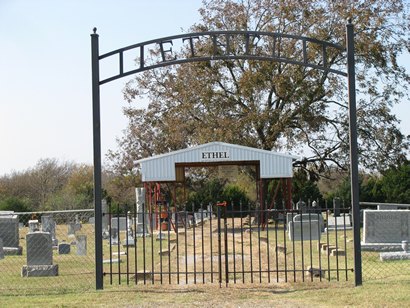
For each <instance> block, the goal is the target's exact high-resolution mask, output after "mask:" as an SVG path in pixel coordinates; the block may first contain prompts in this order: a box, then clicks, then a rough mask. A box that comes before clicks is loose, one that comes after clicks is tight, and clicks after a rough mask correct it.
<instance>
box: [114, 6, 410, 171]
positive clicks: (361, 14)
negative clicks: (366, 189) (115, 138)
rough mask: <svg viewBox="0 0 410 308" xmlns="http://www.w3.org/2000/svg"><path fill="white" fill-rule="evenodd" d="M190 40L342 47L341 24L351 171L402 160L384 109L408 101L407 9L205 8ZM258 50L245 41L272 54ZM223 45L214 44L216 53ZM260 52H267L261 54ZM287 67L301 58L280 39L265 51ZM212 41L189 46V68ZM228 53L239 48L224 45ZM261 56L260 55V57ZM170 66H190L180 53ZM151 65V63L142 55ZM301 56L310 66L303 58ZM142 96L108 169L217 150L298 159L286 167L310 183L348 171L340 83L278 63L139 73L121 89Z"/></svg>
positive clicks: (336, 62)
mask: <svg viewBox="0 0 410 308" xmlns="http://www.w3.org/2000/svg"><path fill="white" fill-rule="evenodd" d="M199 12H200V15H201V19H200V21H199V22H198V23H197V24H195V25H193V26H192V27H191V28H190V29H189V32H191V31H192V32H196V31H198V32H200V31H211V30H255V31H268V32H279V33H287V34H295V35H302V36H308V37H312V38H316V39H320V40H326V41H330V42H333V43H338V44H341V45H345V24H346V20H347V19H348V18H350V17H351V18H352V21H353V24H354V27H355V35H356V37H355V49H356V78H357V97H358V98H359V101H358V111H357V117H358V138H359V147H360V163H361V164H362V165H363V166H365V167H366V168H369V169H371V170H372V169H378V170H383V169H385V167H386V166H387V165H389V164H392V163H395V162H396V161H397V160H399V159H400V158H401V157H402V156H403V152H404V151H407V149H408V145H409V140H408V138H406V137H405V136H403V135H402V133H401V132H400V131H399V129H398V127H397V124H398V122H399V121H398V119H397V118H396V117H395V116H394V115H393V114H392V112H391V107H392V106H393V105H394V104H395V103H397V102H399V101H400V100H402V99H404V98H405V97H406V96H407V94H406V92H407V82H408V80H409V76H408V73H407V72H406V70H405V69H404V67H403V66H402V65H401V64H400V63H399V62H398V57H399V56H400V54H401V53H402V52H404V51H406V48H407V46H409V40H408V36H407V33H408V31H409V22H408V17H409V15H408V7H407V2H405V1H402V0H397V1H382V0H358V1H333V0H307V1H293V0H279V1H276V0H275V1H273V0H242V1H239V0H238V1H234V0H208V1H204V2H203V6H202V8H201V9H200V10H199ZM262 40H265V41H266V40H268V38H266V37H265V38H262V37H252V40H251V42H250V46H251V47H252V48H254V49H255V50H256V51H257V52H261V53H266V52H271V50H272V48H273V47H272V44H273V42H272V41H269V42H268V44H263V42H262ZM218 43H223V42H218ZM265 43H266V42H265ZM276 43H277V45H276V48H278V49H277V51H278V50H279V48H280V52H281V55H283V56H286V57H300V56H301V54H302V50H301V46H300V45H299V44H297V43H296V42H295V41H294V40H291V39H282V40H279V41H278V42H276ZM212 46H213V45H212V41H211V40H206V39H203V40H195V49H196V50H197V54H198V56H200V55H208V54H209V52H208V51H209V50H210V48H212ZM231 46H232V48H231V53H240V54H243V53H244V50H245V48H246V46H245V43H244V40H239V39H236V38H232V42H231ZM269 48H270V49H269ZM174 52H175V54H178V56H180V55H187V56H189V52H190V50H188V49H186V48H181V50H179V51H178V50H177V51H174ZM153 56H155V52H153ZM307 56H308V58H309V59H312V61H316V62H317V63H318V64H321V63H322V62H321V61H322V60H321V58H320V51H318V50H315V48H314V47H313V46H311V47H309V48H308V49H307ZM326 62H327V65H328V66H329V67H330V68H335V69H343V70H345V63H346V58H345V54H344V53H341V52H339V51H337V50H330V49H329V50H328V53H327V58H326ZM146 93H148V94H147V95H148V100H149V105H148V108H147V109H146V110H145V109H142V108H138V107H133V106H131V105H130V106H129V107H128V108H126V109H125V115H126V116H127V118H128V120H129V125H128V127H127V129H126V131H125V134H124V136H123V137H122V138H121V139H120V140H119V150H118V151H117V152H113V153H112V154H113V155H111V156H110V158H111V161H112V164H113V165H114V166H116V170H118V169H121V168H122V169H124V168H125V169H127V170H128V171H129V170H131V169H132V168H133V165H132V162H133V161H134V160H135V159H138V158H141V157H145V156H149V155H152V154H159V153H164V152H167V151H170V150H176V149H181V148H185V147H187V146H189V145H195V144H201V143H204V142H208V141H213V140H220V141H225V142H230V143H237V144H242V145H246V146H252V147H257V148H262V149H267V150H276V151H292V152H293V153H295V154H296V153H305V154H304V157H303V158H302V159H301V160H299V161H297V162H295V165H296V166H299V167H300V168H305V169H306V170H309V171H310V172H312V174H313V175H314V174H319V173H323V172H324V171H326V170H327V168H328V167H329V166H335V165H336V166H337V167H338V168H339V169H345V170H346V169H348V153H349V151H348V140H349V137H348V104H347V89H346V78H344V77H340V76H336V75H334V74H332V73H329V72H327V71H325V72H322V71H318V70H313V69H310V68H304V67H300V66H295V65H291V64H288V63H279V62H267V61H248V60H229V61H228V60H226V61H210V62H199V63H187V64H184V65H180V66H177V67H164V68H159V69H155V70H149V71H146V72H144V73H143V74H140V75H137V76H136V77H135V79H133V80H131V81H130V82H129V83H128V84H127V86H126V87H125V89H124V96H125V98H126V99H127V100H128V101H129V102H132V101H133V100H134V99H136V98H139V97H142V96H144V95H145V94H146Z"/></svg>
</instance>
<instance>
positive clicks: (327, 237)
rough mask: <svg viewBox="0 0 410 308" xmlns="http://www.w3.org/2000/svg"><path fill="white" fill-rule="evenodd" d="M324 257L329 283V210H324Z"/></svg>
mask: <svg viewBox="0 0 410 308" xmlns="http://www.w3.org/2000/svg"><path fill="white" fill-rule="evenodd" d="M326 225H327V232H326V255H327V279H328V280H329V281H330V256H329V245H330V244H329V210H326Z"/></svg>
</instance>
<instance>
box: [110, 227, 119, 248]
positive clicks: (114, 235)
mask: <svg viewBox="0 0 410 308" xmlns="http://www.w3.org/2000/svg"><path fill="white" fill-rule="evenodd" d="M111 244H112V245H117V244H118V229H117V228H111Z"/></svg>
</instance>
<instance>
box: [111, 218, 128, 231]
mask: <svg viewBox="0 0 410 308" xmlns="http://www.w3.org/2000/svg"><path fill="white" fill-rule="evenodd" d="M127 220H128V218H127V217H112V218H111V228H115V229H117V230H119V231H127V224H128V221H127Z"/></svg>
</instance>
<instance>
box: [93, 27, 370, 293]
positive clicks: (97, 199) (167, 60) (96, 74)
mask: <svg viewBox="0 0 410 308" xmlns="http://www.w3.org/2000/svg"><path fill="white" fill-rule="evenodd" d="M93 32H94V33H92V34H91V59H92V101H93V143H94V210H95V271H96V289H103V274H104V273H103V248H102V240H103V239H102V206H101V204H102V183H101V120H100V86H101V85H102V84H105V83H108V82H110V81H113V80H116V79H119V78H122V77H125V76H129V75H132V74H136V73H139V72H143V71H146V70H150V69H155V68H158V67H162V66H168V65H175V64H182V63H188V62H200V61H212V60H229V59H246V60H259V61H275V62H282V63H290V64H295V65H300V66H304V67H310V68H313V69H317V70H322V71H326V72H330V73H334V74H337V75H341V76H344V77H347V78H348V93H349V136H350V138H349V139H350V177H351V194H352V204H351V207H352V212H353V240H354V270H355V285H356V286H358V285H361V284H362V265H361V249H360V217H359V215H360V207H359V182H358V157H357V127H356V121H357V120H356V85H355V66H354V65H355V59H354V58H355V56H354V32H353V24H352V22H351V20H349V21H348V23H347V24H346V48H345V47H343V46H341V45H338V44H333V43H329V42H326V41H320V40H316V39H313V38H308V37H303V36H296V35H288V34H282V33H271V32H262V31H208V32H196V33H188V34H180V35H175V36H169V37H164V38H159V39H154V40H150V41H146V42H142V43H138V44H134V45H130V46H127V47H124V48H120V49H117V50H114V51H111V52H108V53H105V54H102V55H100V54H99V44H98V37H99V35H98V34H97V33H96V32H97V29H96V28H94V29H93ZM233 37H236V38H240V39H241V40H242V41H243V43H244V44H245V51H244V52H243V53H239V54H233V53H232V49H231V47H232V45H231V41H232V38H233ZM254 37H258V38H268V39H269V40H272V41H273V48H272V49H271V52H270V53H269V54H259V53H258V52H256V47H257V46H252V44H251V39H252V38H254ZM201 39H207V40H211V42H212V46H213V48H212V50H211V52H210V54H209V55H200V54H199V53H197V51H196V50H195V44H194V42H195V40H201ZM281 39H291V40H295V41H297V42H298V43H300V44H301V46H302V55H301V57H300V60H298V59H292V58H290V57H287V55H286V54H283V53H281V50H280V44H278V42H279V41H280V40H281ZM261 41H262V42H263V40H261ZM178 43H179V44H182V45H184V46H186V48H188V50H189V51H190V56H189V57H183V58H178V57H176V55H175V53H174V52H173V51H172V47H173V46H174V45H176V44H178ZM308 44H314V45H316V46H317V47H319V49H320V50H321V51H322V61H321V64H317V63H312V62H310V61H309V59H308V57H307V45H308ZM149 46H155V47H156V48H158V47H159V50H160V52H159V54H158V56H157V58H156V59H155V58H154V59H148V58H147V57H146V54H147V53H146V51H149V50H150V49H149ZM331 48H334V49H337V50H340V51H346V53H347V72H344V71H342V70H336V69H332V68H330V67H329V66H328V63H327V61H326V59H327V51H328V50H329V49H331ZM132 50H135V51H136V55H137V57H138V59H139V61H138V67H137V68H136V69H133V70H126V69H125V66H124V54H125V53H126V52H129V51H132ZM109 57H118V59H117V60H118V64H119V70H118V72H117V74H114V75H112V76H110V77H108V78H105V79H103V80H100V60H103V59H106V58H109Z"/></svg>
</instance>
